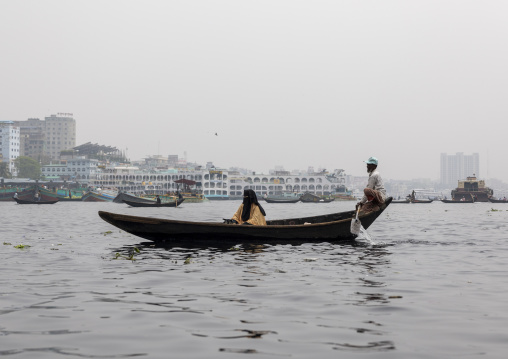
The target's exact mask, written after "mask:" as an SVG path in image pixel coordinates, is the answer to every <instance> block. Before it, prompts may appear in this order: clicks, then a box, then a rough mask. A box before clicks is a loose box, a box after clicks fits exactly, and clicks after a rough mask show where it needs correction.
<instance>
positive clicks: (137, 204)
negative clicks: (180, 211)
mask: <svg viewBox="0 0 508 359" xmlns="http://www.w3.org/2000/svg"><path fill="white" fill-rule="evenodd" d="M183 201H185V198H182V199H179V200H178V202H166V203H157V202H154V201H151V203H143V202H136V201H128V200H126V199H124V200H123V203H126V204H128V205H129V206H131V207H177V206H179V205H180V204H182V202H183Z"/></svg>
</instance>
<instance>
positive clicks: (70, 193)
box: [69, 190, 72, 199]
mask: <svg viewBox="0 0 508 359" xmlns="http://www.w3.org/2000/svg"><path fill="white" fill-rule="evenodd" d="M69 198H70V199H72V192H71V190H69Z"/></svg>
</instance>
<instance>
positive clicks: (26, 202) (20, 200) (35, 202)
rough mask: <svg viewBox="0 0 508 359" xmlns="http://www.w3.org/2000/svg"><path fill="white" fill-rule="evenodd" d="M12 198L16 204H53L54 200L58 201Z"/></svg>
mask: <svg viewBox="0 0 508 359" xmlns="http://www.w3.org/2000/svg"><path fill="white" fill-rule="evenodd" d="M14 200H15V201H16V202H17V203H18V204H55V203H56V202H58V200H52V201H47V200H43V199H41V200H40V201H33V200H24V199H19V198H14Z"/></svg>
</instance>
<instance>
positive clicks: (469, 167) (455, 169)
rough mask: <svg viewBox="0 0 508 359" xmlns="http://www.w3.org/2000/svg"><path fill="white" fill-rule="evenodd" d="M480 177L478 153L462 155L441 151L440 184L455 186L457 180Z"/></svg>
mask: <svg viewBox="0 0 508 359" xmlns="http://www.w3.org/2000/svg"><path fill="white" fill-rule="evenodd" d="M471 176H476V177H478V178H479V177H480V155H479V154H478V153H473V154H472V155H464V153H463V152H457V153H456V154H455V155H447V154H446V153H441V184H442V185H448V186H456V185H457V181H459V180H464V179H466V178H467V177H471Z"/></svg>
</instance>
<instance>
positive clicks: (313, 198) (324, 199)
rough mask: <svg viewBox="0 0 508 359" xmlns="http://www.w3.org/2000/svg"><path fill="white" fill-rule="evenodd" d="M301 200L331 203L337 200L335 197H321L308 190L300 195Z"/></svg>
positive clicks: (304, 201)
mask: <svg viewBox="0 0 508 359" xmlns="http://www.w3.org/2000/svg"><path fill="white" fill-rule="evenodd" d="M300 201H302V202H303V203H330V202H333V201H335V198H334V197H332V198H328V197H320V196H316V195H315V194H313V193H310V192H306V193H304V194H303V195H302V196H301V197H300Z"/></svg>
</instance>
